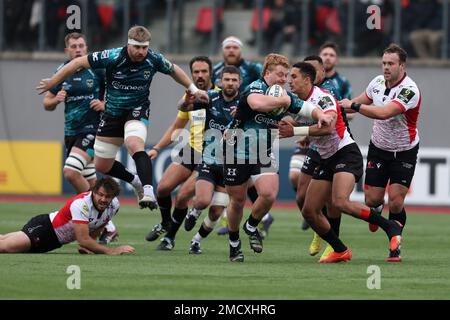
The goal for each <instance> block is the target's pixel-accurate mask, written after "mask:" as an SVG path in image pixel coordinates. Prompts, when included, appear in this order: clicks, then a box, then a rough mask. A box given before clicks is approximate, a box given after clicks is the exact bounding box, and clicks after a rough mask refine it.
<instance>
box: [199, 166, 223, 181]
mask: <svg viewBox="0 0 450 320" xmlns="http://www.w3.org/2000/svg"><path fill="white" fill-rule="evenodd" d="M197 171H198V177H197V180H206V181H209V182H211V183H212V184H213V185H215V186H220V187H225V182H224V177H223V166H219V165H217V164H209V163H205V162H203V163H202V164H199V165H198V167H197Z"/></svg>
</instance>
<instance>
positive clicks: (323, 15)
mask: <svg viewBox="0 0 450 320" xmlns="http://www.w3.org/2000/svg"><path fill="white" fill-rule="evenodd" d="M313 3H314V8H313V10H314V16H313V17H314V19H313V20H314V22H315V28H314V30H315V33H314V38H315V40H316V41H317V42H318V43H323V42H325V41H337V40H338V39H339V38H340V37H341V36H342V24H341V20H340V14H339V10H338V6H337V4H338V2H337V1H336V0H315V1H314V2H313Z"/></svg>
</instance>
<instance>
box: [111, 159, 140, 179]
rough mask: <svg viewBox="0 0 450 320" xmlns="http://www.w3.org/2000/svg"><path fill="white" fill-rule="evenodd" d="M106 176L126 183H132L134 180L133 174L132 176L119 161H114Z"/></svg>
mask: <svg viewBox="0 0 450 320" xmlns="http://www.w3.org/2000/svg"><path fill="white" fill-rule="evenodd" d="M106 174H107V175H109V176H111V177H114V178H118V179H120V180H123V181H126V182H128V183H132V182H133V180H134V174H132V173H131V172H130V171H128V170H127V169H126V168H125V167H124V165H123V164H121V163H120V162H119V161H117V160H116V161H114V164H113V166H112V168H111V170H109V171H108V172H107V173H106Z"/></svg>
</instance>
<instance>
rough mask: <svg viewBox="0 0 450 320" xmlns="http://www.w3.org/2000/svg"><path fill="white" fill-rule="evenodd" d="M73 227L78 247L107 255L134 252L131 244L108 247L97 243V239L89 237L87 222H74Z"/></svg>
mask: <svg viewBox="0 0 450 320" xmlns="http://www.w3.org/2000/svg"><path fill="white" fill-rule="evenodd" d="M73 229H74V232H75V238H76V239H77V241H78V244H79V245H80V247H82V248H85V249H87V250H88V251H90V252H93V253H97V254H108V255H119V254H123V253H132V252H134V248H133V247H131V246H120V247H115V248H110V247H107V246H104V245H101V244H99V243H97V241H95V240H94V239H92V238H91V236H90V234H89V227H88V225H87V224H81V223H74V224H73Z"/></svg>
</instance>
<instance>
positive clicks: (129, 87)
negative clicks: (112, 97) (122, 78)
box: [111, 81, 147, 91]
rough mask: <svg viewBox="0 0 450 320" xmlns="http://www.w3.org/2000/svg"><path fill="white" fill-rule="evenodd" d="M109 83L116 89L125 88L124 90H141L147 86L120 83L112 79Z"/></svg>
mask: <svg viewBox="0 0 450 320" xmlns="http://www.w3.org/2000/svg"><path fill="white" fill-rule="evenodd" d="M111 85H112V86H113V88H114V89H116V90H126V91H141V90H146V89H147V86H132V85H126V84H121V83H120V82H118V81H113V82H111Z"/></svg>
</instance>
